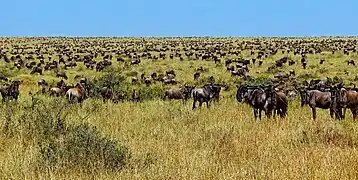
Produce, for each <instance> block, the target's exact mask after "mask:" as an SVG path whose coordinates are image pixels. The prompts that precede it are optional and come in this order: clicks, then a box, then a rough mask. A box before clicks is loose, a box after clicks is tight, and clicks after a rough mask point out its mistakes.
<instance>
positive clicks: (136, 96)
mask: <svg viewBox="0 0 358 180" xmlns="http://www.w3.org/2000/svg"><path fill="white" fill-rule="evenodd" d="M131 100H132V101H133V102H135V103H138V102H140V101H141V95H140V91H137V90H135V89H134V90H133V92H132V99H131Z"/></svg>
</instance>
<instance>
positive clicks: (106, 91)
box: [101, 87, 114, 103]
mask: <svg viewBox="0 0 358 180" xmlns="http://www.w3.org/2000/svg"><path fill="white" fill-rule="evenodd" d="M101 96H102V98H103V102H104V103H105V102H106V101H107V100H112V101H113V100H114V93H113V88H110V87H103V88H102V90H101Z"/></svg>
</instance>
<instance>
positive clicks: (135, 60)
mask: <svg viewBox="0 0 358 180" xmlns="http://www.w3.org/2000/svg"><path fill="white" fill-rule="evenodd" d="M135 64H140V59H139V58H138V59H134V60H132V61H131V65H135Z"/></svg>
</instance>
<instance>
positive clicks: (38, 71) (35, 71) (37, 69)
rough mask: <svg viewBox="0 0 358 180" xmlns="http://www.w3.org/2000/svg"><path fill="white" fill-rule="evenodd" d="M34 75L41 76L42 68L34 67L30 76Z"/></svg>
mask: <svg viewBox="0 0 358 180" xmlns="http://www.w3.org/2000/svg"><path fill="white" fill-rule="evenodd" d="M35 73H38V74H40V75H42V68H41V67H38V66H36V67H34V69H33V70H32V71H31V73H30V74H35Z"/></svg>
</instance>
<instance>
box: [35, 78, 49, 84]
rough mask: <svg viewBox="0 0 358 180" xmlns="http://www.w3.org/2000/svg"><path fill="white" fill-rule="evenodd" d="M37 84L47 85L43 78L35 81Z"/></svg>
mask: <svg viewBox="0 0 358 180" xmlns="http://www.w3.org/2000/svg"><path fill="white" fill-rule="evenodd" d="M37 85H38V86H48V83H47V82H46V81H45V80H44V79H41V80H39V81H38V82H37Z"/></svg>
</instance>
